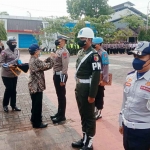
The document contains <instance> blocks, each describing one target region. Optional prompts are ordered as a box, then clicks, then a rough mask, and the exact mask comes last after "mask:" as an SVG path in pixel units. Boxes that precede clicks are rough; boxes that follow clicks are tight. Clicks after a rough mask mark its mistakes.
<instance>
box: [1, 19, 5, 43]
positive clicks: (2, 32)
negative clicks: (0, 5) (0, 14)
mask: <svg viewBox="0 0 150 150" xmlns="http://www.w3.org/2000/svg"><path fill="white" fill-rule="evenodd" d="M0 40H4V41H5V40H7V33H6V30H5V26H4V22H3V21H0Z"/></svg>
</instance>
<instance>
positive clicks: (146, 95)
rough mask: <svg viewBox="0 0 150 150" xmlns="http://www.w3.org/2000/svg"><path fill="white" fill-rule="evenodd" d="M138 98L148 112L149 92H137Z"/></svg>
mask: <svg viewBox="0 0 150 150" xmlns="http://www.w3.org/2000/svg"><path fill="white" fill-rule="evenodd" d="M138 97H140V98H141V99H144V101H145V102H143V103H144V104H145V105H146V108H147V109H148V110H149V111H150V92H146V91H143V92H138Z"/></svg>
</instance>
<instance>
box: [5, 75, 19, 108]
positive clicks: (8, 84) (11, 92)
mask: <svg viewBox="0 0 150 150" xmlns="http://www.w3.org/2000/svg"><path fill="white" fill-rule="evenodd" d="M2 80H3V83H4V85H5V92H4V97H3V107H4V106H8V104H9V100H10V106H11V107H13V108H14V107H15V106H16V94H17V92H16V87H17V80H18V77H14V78H8V77H2Z"/></svg>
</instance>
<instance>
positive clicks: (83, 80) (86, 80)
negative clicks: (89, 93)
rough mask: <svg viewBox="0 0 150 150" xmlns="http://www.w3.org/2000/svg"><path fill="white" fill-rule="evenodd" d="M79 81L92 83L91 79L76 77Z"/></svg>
mask: <svg viewBox="0 0 150 150" xmlns="http://www.w3.org/2000/svg"><path fill="white" fill-rule="evenodd" d="M76 81H77V83H91V79H79V78H77V79H76Z"/></svg>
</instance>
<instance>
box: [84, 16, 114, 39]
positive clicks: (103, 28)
mask: <svg viewBox="0 0 150 150" xmlns="http://www.w3.org/2000/svg"><path fill="white" fill-rule="evenodd" d="M110 18H111V17H110V16H108V15H101V16H99V17H98V18H91V17H85V20H88V21H89V22H90V23H91V28H93V29H94V31H95V36H100V37H103V38H104V40H105V41H108V38H111V37H112V35H113V34H114V32H115V30H116V28H115V26H114V24H113V23H111V22H109V21H108V20H109V19H110Z"/></svg>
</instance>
